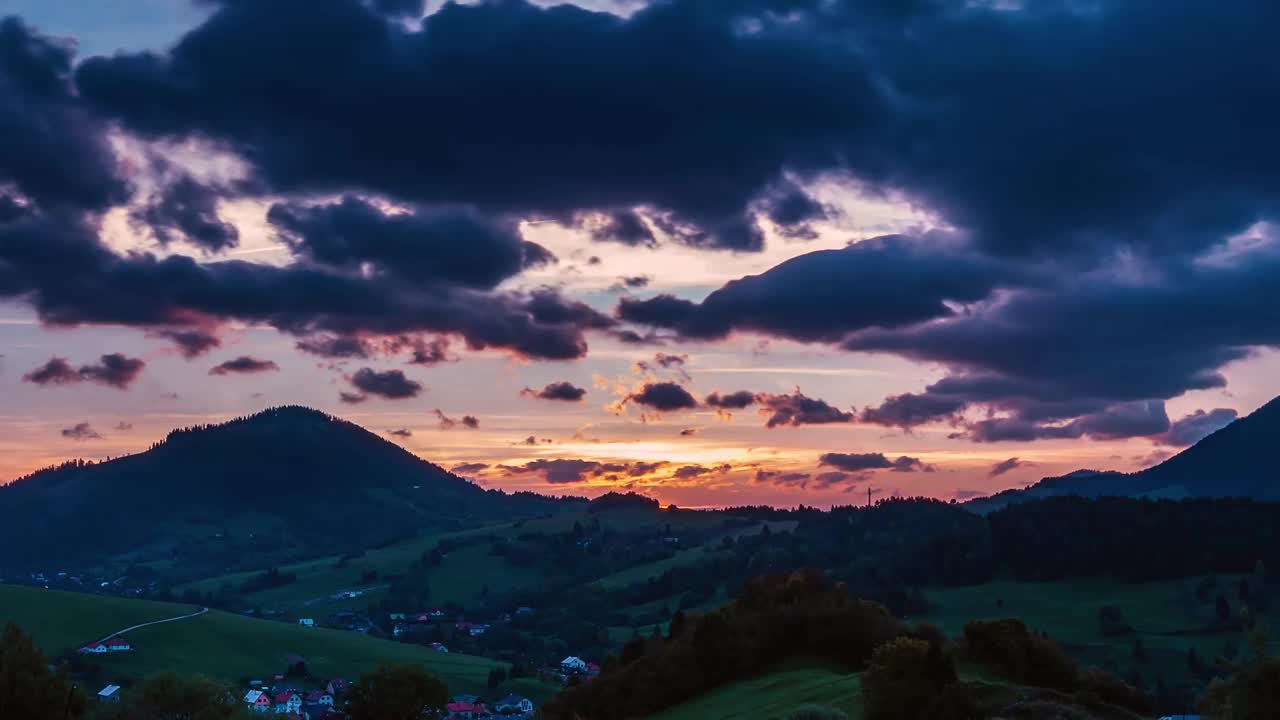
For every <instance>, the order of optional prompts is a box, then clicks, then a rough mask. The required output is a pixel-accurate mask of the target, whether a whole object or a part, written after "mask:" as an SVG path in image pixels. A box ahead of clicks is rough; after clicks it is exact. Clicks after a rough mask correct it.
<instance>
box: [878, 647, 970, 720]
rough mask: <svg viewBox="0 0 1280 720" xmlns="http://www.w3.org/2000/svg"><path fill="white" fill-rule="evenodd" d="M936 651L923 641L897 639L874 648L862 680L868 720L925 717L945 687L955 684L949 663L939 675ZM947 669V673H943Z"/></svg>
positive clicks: (937, 650)
mask: <svg viewBox="0 0 1280 720" xmlns="http://www.w3.org/2000/svg"><path fill="white" fill-rule="evenodd" d="M938 652H940V649H938V648H932V647H931V644H930V643H928V642H926V641H924V640H916V639H914V638H908V637H900V638H897V639H896V640H890V641H889V642H887V643H885V644H883V645H881V646H880V647H878V648H876V650H875V652H874V653H873V654H872V656H871V665H870V666H869V667H868V668H867V672H866V673H865V674H864V675H863V678H862V688H863V698H864V707H865V709H866V716H867V719H868V720H913V719H914V718H924V717H927V715H928V714H929V712H930V710H931V709H932V707H933V706H934V704H935V703H936V702H937V700H938V698H939V696H941V695H942V692H943V690H945V689H946V687H947V685H949V684H951V683H953V682H955V668H954V667H952V666H950V661H949V659H947V660H946V664H945V665H944V666H943V667H944V671H943V672H939V669H940V668H939V660H940V658H939V657H938V655H937V653H938ZM946 668H949V670H950V673H949V678H948V673H947V672H945V669H946Z"/></svg>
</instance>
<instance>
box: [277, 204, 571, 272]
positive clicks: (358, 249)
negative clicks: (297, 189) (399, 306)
mask: <svg viewBox="0 0 1280 720" xmlns="http://www.w3.org/2000/svg"><path fill="white" fill-rule="evenodd" d="M267 220H268V221H269V222H270V223H271V224H272V225H273V226H274V227H275V228H276V230H277V232H278V233H279V235H280V237H281V238H282V239H283V240H284V241H285V243H286V244H288V245H289V247H290V248H291V249H292V250H293V252H294V253H295V254H296V255H298V256H299V257H301V258H305V259H306V260H309V261H311V262H314V263H317V264H320V265H323V266H327V267H331V268H335V269H342V270H351V269H354V268H359V267H361V266H363V267H365V268H366V270H368V269H370V268H372V269H373V271H374V272H375V273H377V274H380V275H384V274H385V275H398V276H400V277H403V278H404V279H405V280H407V281H410V282H415V283H448V284H456V285H462V286H467V287H473V288H480V289H489V288H492V287H493V286H495V285H497V284H498V283H500V282H502V281H503V280H505V279H507V278H509V277H511V276H512V275H515V274H516V273H518V272H520V271H521V270H523V269H525V268H527V267H529V266H531V265H538V264H543V263H546V262H549V261H550V260H551V259H552V257H553V256H551V255H550V253H548V252H547V251H546V250H545V249H544V248H542V247H541V246H538V245H535V244H533V243H529V242H525V241H524V240H522V239H521V238H520V232H519V229H518V228H517V227H516V225H515V223H514V222H511V221H496V220H491V219H488V218H486V217H483V216H481V215H480V214H478V213H476V212H475V211H472V210H467V209H463V208H455V207H449V208H417V209H415V210H413V211H412V212H406V213H391V214H388V213H385V212H383V211H382V210H379V209H378V208H376V207H374V206H373V205H371V204H370V203H368V202H366V201H364V200H360V199H358V198H354V197H347V198H344V199H343V200H342V201H340V202H336V203H332V204H328V205H301V204H296V203H293V204H288V203H277V204H276V205H273V206H272V207H271V209H270V211H268V213H267Z"/></svg>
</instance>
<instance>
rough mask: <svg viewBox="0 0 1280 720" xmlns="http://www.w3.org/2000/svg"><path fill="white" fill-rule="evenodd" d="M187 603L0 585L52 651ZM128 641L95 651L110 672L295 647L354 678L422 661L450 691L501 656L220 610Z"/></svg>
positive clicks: (24, 623)
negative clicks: (126, 645)
mask: <svg viewBox="0 0 1280 720" xmlns="http://www.w3.org/2000/svg"><path fill="white" fill-rule="evenodd" d="M198 609H199V608H193V607H190V606H187V605H174V604H169V603H155V602H149V601H144V600H125V599H121V598H110V597H102V596H97V595H82V594H77V593H64V592H58V591H55V590H42V589H38V588H27V587H16V586H2V585H0V622H2V621H13V622H16V623H17V624H18V625H19V626H21V627H22V628H24V629H25V630H27V631H28V632H30V633H32V635H33V636H34V637H35V640H36V643H37V644H39V645H40V646H41V648H43V649H44V650H45V651H46V652H47V653H49V654H51V655H59V654H62V653H63V652H66V651H68V650H72V649H74V648H75V647H78V646H79V645H81V644H83V643H84V642H86V641H88V640H94V639H97V638H100V637H102V636H104V635H107V634H109V633H111V632H113V631H115V630H119V629H122V628H124V627H128V626H129V625H134V624H137V623H141V622H148V621H151V620H160V619H164V618H166V617H173V616H176V615H185V614H187V613H190V612H193V611H195V610H198ZM127 637H128V639H129V640H130V642H132V643H133V645H134V647H135V650H134V651H133V652H130V653H120V654H114V655H105V656H97V657H95V658H94V660H93V661H94V662H96V663H98V664H100V665H102V666H103V667H104V668H106V670H107V671H108V673H114V674H117V675H118V676H121V677H140V676H143V675H146V674H148V673H152V672H156V671H159V670H178V671H181V672H192V673H203V674H206V675H210V676H212V677H215V678H218V679H221V680H225V681H228V682H235V681H238V680H240V679H243V678H248V677H252V678H258V679H262V678H264V677H269V676H270V675H272V674H274V673H278V672H283V671H284V670H285V667H286V665H287V663H288V659H289V657H290V656H295V655H296V656H300V657H302V658H304V659H305V660H306V662H307V667H308V669H309V670H310V671H311V673H312V674H314V675H316V676H317V677H347V678H355V677H358V676H359V675H361V674H363V673H365V672H367V671H369V670H372V669H373V668H375V667H377V666H378V665H379V664H381V663H385V662H392V663H420V664H422V665H423V666H425V667H426V668H427V670H429V671H430V672H432V673H434V674H435V675H437V676H439V677H440V678H441V679H443V680H444V681H445V682H447V683H448V684H449V688H450V689H451V690H454V691H457V692H477V693H478V692H480V691H482V690H483V689H484V688H485V682H486V680H487V679H488V674H489V670H491V669H493V668H495V667H505V665H504V664H503V663H499V662H497V661H493V660H487V659H484V658H478V657H472V656H467V655H461V654H458V653H437V652H435V651H433V650H431V649H429V648H425V647H422V646H418V645H410V644H406V643H397V642H392V641H389V640H381V639H378V638H373V637H369V636H367V635H361V634H359V633H353V632H344V631H339V630H326V629H322V628H304V627H301V626H299V625H291V624H288V623H282V622H272V621H268V620H256V619H253V618H247V617H243V616H240V615H234V614H231V613H225V612H220V611H216V610H214V611H210V612H208V613H206V614H204V615H201V616H199V617H194V618H190V619H186V620H179V621H176V622H172V623H165V624H162V625H153V626H151V627H145V628H140V629H138V630H134V631H132V632H130V633H129V634H128V635H127Z"/></svg>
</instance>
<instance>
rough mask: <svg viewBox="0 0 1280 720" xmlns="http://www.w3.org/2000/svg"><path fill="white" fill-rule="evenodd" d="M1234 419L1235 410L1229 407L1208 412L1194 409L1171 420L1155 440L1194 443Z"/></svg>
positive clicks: (1164, 442)
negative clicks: (1167, 427)
mask: <svg viewBox="0 0 1280 720" xmlns="http://www.w3.org/2000/svg"><path fill="white" fill-rule="evenodd" d="M1235 419H1236V411H1235V410H1233V409H1231V408H1215V409H1213V410H1210V411H1208V412H1205V411H1204V410H1196V411H1195V412H1193V413H1191V414H1190V415H1187V416H1186V417H1183V418H1181V419H1180V420H1177V421H1175V422H1173V423H1172V424H1171V425H1170V426H1169V430H1168V431H1167V432H1165V433H1164V434H1163V435H1160V436H1158V437H1157V438H1156V440H1157V441H1158V442H1160V443H1162V444H1165V445H1173V446H1175V447H1185V446H1187V445H1195V444H1196V443H1198V442H1200V441H1201V440H1203V439H1205V438H1206V437H1208V436H1210V435H1212V434H1213V433H1215V432H1217V431H1219V430H1221V429H1222V428H1224V427H1226V426H1228V425H1230V424H1231V423H1232V422H1234V421H1235Z"/></svg>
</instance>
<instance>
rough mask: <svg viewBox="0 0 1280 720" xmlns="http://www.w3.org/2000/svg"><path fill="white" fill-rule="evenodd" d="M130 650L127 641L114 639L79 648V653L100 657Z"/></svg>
mask: <svg viewBox="0 0 1280 720" xmlns="http://www.w3.org/2000/svg"><path fill="white" fill-rule="evenodd" d="M132 649H133V646H132V645H130V644H129V641H128V640H125V639H124V638H119V637H115V638H111V639H110V640H99V641H98V642H92V643H89V644H88V645H85V646H84V647H82V648H80V652H82V653H85V654H91V655H101V654H103V653H113V652H129V651H130V650H132Z"/></svg>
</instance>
